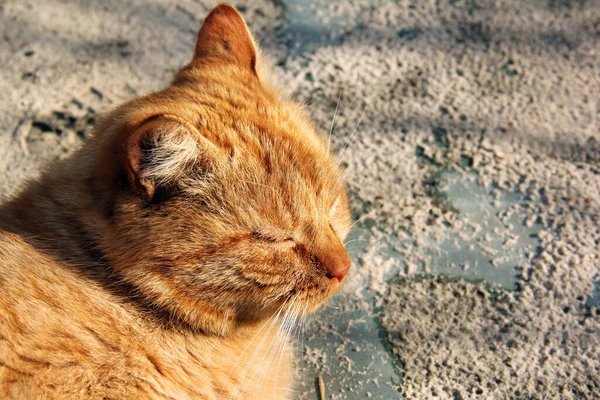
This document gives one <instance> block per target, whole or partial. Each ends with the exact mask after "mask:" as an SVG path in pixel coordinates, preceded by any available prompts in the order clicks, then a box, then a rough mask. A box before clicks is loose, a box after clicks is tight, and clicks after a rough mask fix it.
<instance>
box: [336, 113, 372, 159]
mask: <svg viewBox="0 0 600 400" xmlns="http://www.w3.org/2000/svg"><path fill="white" fill-rule="evenodd" d="M366 111H367V106H365V108H364V110H363V112H362V115H361V116H360V119H359V120H358V123H357V124H356V127H355V128H354V131H352V134H351V135H350V137H349V138H348V140H347V141H346V144H345V145H344V148H343V149H342V151H341V152H340V154H339V155H338V157H337V159H338V161H339V160H341V159H342V156H343V155H344V151H345V150H346V148H347V147H348V144H349V143H350V141H351V140H352V138H353V137H354V134H355V133H356V131H357V130H358V127H359V125H360V123H361V121H362V120H363V118H364V116H365V112H366Z"/></svg>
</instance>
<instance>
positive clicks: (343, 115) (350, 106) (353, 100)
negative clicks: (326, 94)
mask: <svg viewBox="0 0 600 400" xmlns="http://www.w3.org/2000/svg"><path fill="white" fill-rule="evenodd" d="M357 98H358V95H356V96H354V98H353V99H352V101H351V102H350V105H349V106H348V107H346V109H345V110H344V112H343V114H342V116H341V117H340V119H339V120H338V121H339V122H338V123H337V124H336V125H335V127H334V128H333V133H335V130H336V129H337V128H338V127H339V126H340V124H341V123H342V121H343V119H344V117H345V116H346V113H347V112H348V110H349V109H350V108H352V105H353V104H354V102H355V101H356V99H357Z"/></svg>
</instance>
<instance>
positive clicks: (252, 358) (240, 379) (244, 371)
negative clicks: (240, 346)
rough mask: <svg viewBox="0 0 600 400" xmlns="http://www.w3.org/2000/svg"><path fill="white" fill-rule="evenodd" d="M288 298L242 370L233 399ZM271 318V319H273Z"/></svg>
mask: <svg viewBox="0 0 600 400" xmlns="http://www.w3.org/2000/svg"><path fill="white" fill-rule="evenodd" d="M288 300H289V298H288V299H286V300H285V301H284V302H283V304H282V305H281V307H279V311H278V312H277V314H274V315H275V318H271V319H273V321H272V322H271V325H269V328H268V329H267V331H266V332H265V334H264V336H263V338H262V340H261V341H260V343H259V344H258V346H257V347H256V349H255V350H254V353H253V354H252V357H251V358H250V360H249V361H248V363H247V364H246V367H245V368H244V370H243V371H242V374H241V375H240V377H239V379H238V382H237V384H236V385H235V388H234V389H233V393H232V395H231V398H232V399H235V396H236V394H237V393H238V391H239V389H240V385H241V383H242V382H243V380H244V378H245V377H246V373H247V372H248V368H249V367H250V365H252V362H253V361H254V359H255V358H256V356H257V355H258V352H259V351H260V349H261V348H262V346H263V344H264V342H265V340H266V339H267V337H268V335H269V333H270V332H271V329H273V326H275V322H277V320H278V318H279V316H280V315H281V312H282V311H283V310H284V308H285V305H286V303H287V301H288ZM271 319H269V320H271ZM267 323H268V321H267V322H265V325H266V324H267ZM263 327H264V325H263ZM261 330H262V328H261ZM257 335H258V333H257ZM257 335H255V337H254V338H253V339H252V341H254V339H255V338H256V336H257ZM248 345H250V343H249V344H248ZM245 351H246V350H244V352H245ZM240 358H241V355H240ZM238 361H239V358H238ZM236 364H237V361H236ZM230 375H231V374H230Z"/></svg>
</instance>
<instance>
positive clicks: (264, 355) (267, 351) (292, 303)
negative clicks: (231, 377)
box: [238, 297, 298, 388]
mask: <svg viewBox="0 0 600 400" xmlns="http://www.w3.org/2000/svg"><path fill="white" fill-rule="evenodd" d="M297 299H298V297H294V298H293V299H292V302H291V303H290V305H289V309H288V310H287V311H286V312H285V314H284V317H283V320H284V322H282V325H283V324H287V323H289V322H288V321H289V319H290V314H291V312H290V310H291V309H292V307H294V305H295V302H296V300H297ZM280 333H281V325H280V329H279V331H278V332H277V335H276V336H275V339H274V340H273V341H271V343H269V347H268V348H267V350H266V351H265V354H263V356H262V357H261V359H260V361H259V362H258V366H259V367H260V366H261V364H262V363H263V360H264V359H265V357H266V356H267V354H269V350H270V349H271V347H272V346H273V344H274V343H275V342H278V341H279V340H280V339H279V338H280ZM266 338H267V335H265V337H264V338H263V341H264V339H266ZM261 345H262V342H261ZM256 355H257V353H256V352H255V353H254V355H253V356H252V359H251V360H250V362H249V364H251V363H252V361H254V357H255V356H256ZM262 369H263V376H264V374H265V373H266V371H267V369H266V368H265V367H264V366H263V368H262ZM257 372H258V368H256V369H255V370H254V373H253V374H252V376H251V377H250V379H249V380H248V381H247V382H246V384H245V385H244V388H245V387H247V386H248V385H250V383H252V381H253V379H254V376H255V375H256V373H257ZM240 382H241V379H240ZM238 384H239V382H238Z"/></svg>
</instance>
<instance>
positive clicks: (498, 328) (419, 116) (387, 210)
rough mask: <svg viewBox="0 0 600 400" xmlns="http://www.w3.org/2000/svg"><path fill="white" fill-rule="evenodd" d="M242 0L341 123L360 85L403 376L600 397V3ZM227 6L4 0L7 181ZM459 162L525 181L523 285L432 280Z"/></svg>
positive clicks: (359, 198)
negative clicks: (388, 250) (396, 251)
mask: <svg viewBox="0 0 600 400" xmlns="http://www.w3.org/2000/svg"><path fill="white" fill-rule="evenodd" d="M233 3H235V4H237V5H238V6H240V8H241V10H242V11H243V13H244V15H245V16H246V18H247V20H248V22H249V25H250V26H251V28H252V30H253V31H254V32H255V33H256V35H257V37H258V38H259V39H260V41H261V43H262V45H263V47H264V49H265V50H266V52H267V53H270V54H271V55H272V56H273V57H274V59H275V61H276V63H277V65H278V67H277V68H276V74H277V75H278V76H279V78H280V80H281V81H282V82H285V84H286V87H287V88H288V89H289V91H290V93H292V94H293V95H294V96H296V97H297V98H299V99H300V100H302V101H305V102H308V103H309V104H310V109H311V111H312V113H313V117H314V118H315V120H316V121H317V123H318V125H319V126H321V127H322V129H323V131H324V132H325V133H326V132H327V131H328V130H329V127H330V124H331V118H332V115H333V110H334V109H335V107H336V104H337V102H338V97H339V94H340V89H343V94H342V96H341V100H340V114H342V115H338V120H337V123H336V126H337V128H336V129H335V130H334V134H333V138H332V143H333V145H334V148H335V149H336V151H338V152H339V155H340V159H341V161H342V162H343V163H344V165H345V166H346V172H347V177H348V181H349V185H350V191H351V194H352V199H353V204H354V206H355V210H356V217H357V218H363V219H362V220H361V221H360V222H359V223H358V224H357V229H360V230H363V231H368V232H370V234H371V236H372V237H374V238H376V239H377V240H372V241H369V242H368V245H367V248H366V249H365V252H364V254H362V255H361V256H360V257H359V258H360V263H359V265H358V266H357V267H356V268H355V274H357V275H362V276H365V277H367V278H368V279H369V280H370V283H371V287H372V288H374V289H373V291H374V292H376V293H377V296H379V297H380V299H379V300H384V301H380V302H379V303H378V304H381V305H382V306H383V316H382V319H381V322H382V326H383V328H384V329H385V340H386V341H387V343H388V344H391V348H392V350H393V353H394V355H395V357H397V360H398V364H397V365H398V368H399V373H400V375H401V377H402V382H401V383H398V384H397V385H396V389H397V390H398V391H399V392H400V393H402V394H403V395H404V396H406V397H407V398H410V399H426V398H434V397H435V398H441V399H470V398H489V399H496V398H519V399H529V398H531V399H538V398H539V399H541V398H544V399H580V398H589V399H592V398H598V396H599V393H600V384H599V382H600V316H599V311H598V302H597V301H596V300H594V299H592V293H593V291H594V285H597V287H598V288H600V276H599V274H598V271H599V266H600V261H599V260H598V257H599V256H600V245H599V243H600V231H599V228H598V227H599V225H600V224H599V212H600V189H599V188H600V167H599V164H598V161H599V159H600V132H599V127H600V126H599V124H598V118H599V114H600V111H599V110H600V109H599V106H598V103H597V97H598V94H599V93H600V3H599V2H597V1H591V0H588V1H585V0H571V1H569V0H531V1H525V0H522V1H518V0H495V1H494V0H485V1H484V0H440V1H429V2H426V1H408V0H398V1H374V0H372V1H367V0H364V1H354V0H346V1H339V2H337V1H336V2H325V1H318V2H315V3H314V4H312V6H310V7H307V9H306V10H308V11H306V12H307V13H308V14H307V15H310V18H306V19H304V18H305V17H302V18H300V19H298V18H297V16H298V15H301V14H297V13H296V12H295V11H294V10H293V8H292V7H291V6H290V4H291V3H298V2H291V1H266V0H259V1H245V2H244V1H240V2H233ZM301 3H302V2H301ZM214 4H215V2H212V1H191V0H185V1H178V2H170V1H166V0H165V1H159V0H151V1H84V0H72V1H56V0H48V1H27V0H19V1H17V0H14V1H12V0H5V1H3V2H0V32H1V33H2V35H1V42H0V59H2V60H3V63H2V67H1V69H0V171H1V172H2V176H3V178H2V180H1V181H0V194H1V195H10V194H11V193H14V192H15V191H16V190H18V188H19V186H20V185H22V184H23V182H24V180H25V179H26V178H29V177H32V176H35V175H36V174H37V173H38V172H39V169H40V167H41V166H42V165H44V163H47V162H48V161H51V160H54V159H59V158H61V157H64V156H66V155H68V154H69V153H70V152H72V150H73V149H74V148H76V147H77V146H79V145H80V144H81V143H82V141H83V140H85V137H86V136H87V134H88V129H89V127H90V126H92V125H93V123H94V118H96V116H97V113H98V112H101V111H103V110H106V109H108V108H110V107H111V106H113V105H115V104H118V103H119V102H120V101H122V100H124V99H126V98H130V97H132V96H135V95H137V94H142V93H147V92H148V91H150V90H153V89H156V88H158V87H161V86H163V85H165V84H166V83H167V82H168V80H169V78H170V76H171V74H172V72H173V71H174V70H175V69H176V68H178V67H179V66H181V65H182V64H184V63H185V62H186V61H187V60H188V58H189V56H190V54H191V49H192V48H193V44H194V40H195V33H196V31H197V29H198V27H199V26H200V23H201V21H202V18H203V17H204V16H205V15H206V13H207V11H208V10H209V9H210V8H211V7H212V6H213V5H214ZM294 16H296V17H294ZM344 111H346V112H345V113H344ZM363 113H364V114H363ZM361 118H362V121H361V125H360V127H359V129H356V130H355V129H354V128H355V126H356V124H357V123H358V122H359V120H361ZM338 124H339V125H338ZM346 144H347V146H346ZM442 170H443V171H458V172H459V173H463V172H465V171H467V170H468V171H471V172H472V171H474V172H475V173H476V177H477V182H478V184H479V185H480V186H481V187H483V188H484V189H485V190H487V191H488V192H489V193H490V194H491V195H492V196H498V197H499V196H502V194H503V193H513V192H515V193H518V194H519V195H521V196H522V198H523V202H521V203H520V204H519V205H518V206H515V207H516V208H518V210H514V211H515V212H517V211H518V212H519V213H523V215H525V217H524V218H523V221H522V223H523V224H533V223H535V224H539V225H540V226H541V229H540V231H539V233H537V238H538V239H539V247H538V248H537V249H536V251H535V252H533V253H531V254H528V255H526V257H525V260H526V261H525V262H523V263H522V264H521V265H518V267H519V270H520V275H519V280H518V285H517V286H518V289H517V290H515V291H508V290H506V289H503V288H501V287H497V288H491V289H490V287H489V286H488V285H486V284H485V282H482V283H469V282H467V281H463V280H459V281H452V282H448V281H446V280H441V279H438V278H437V277H435V276H433V277H431V276H430V275H427V276H425V277H423V272H428V270H427V265H426V264H427V263H420V261H422V260H423V259H424V254H426V253H427V254H430V251H431V249H432V248H434V247H435V243H433V244H432V243H431V240H430V239H431V238H432V237H433V238H436V237H441V236H444V237H448V236H451V235H453V234H455V233H456V232H458V231H459V230H460V229H461V224H462V222H461V221H462V219H461V216H460V214H459V213H457V212H456V210H452V209H449V208H448V207H446V206H445V205H444V203H443V202H441V201H440V199H439V198H437V197H436V196H433V195H432V189H431V188H432V177H434V176H435V174H436V173H438V172H439V171H442ZM434 183H435V182H434ZM474 229H476V227H475V228H474ZM400 235H402V236H403V237H409V238H411V240H412V242H411V243H412V244H411V245H410V246H408V247H405V248H404V250H403V252H402V257H401V258H400V259H398V260H392V261H394V262H397V264H398V266H399V268H400V270H399V272H397V273H396V272H395V278H394V279H391V280H390V279H387V280H385V281H384V280H382V278H381V274H379V271H381V270H383V269H386V270H388V269H389V265H390V260H389V257H387V258H386V256H385V254H384V253H381V252H379V249H380V248H381V247H382V246H383V245H384V244H386V243H387V244H389V243H391V242H393V239H392V238H394V237H398V236H400ZM434 250H435V249H434ZM428 252H429V253H428ZM373 285H375V286H373ZM354 289H355V288H353V287H352V282H350V284H349V285H348V288H347V289H346V294H348V293H354V292H351V290H354ZM366 395H367V394H366V393H357V392H353V393H352V394H346V395H343V394H336V395H335V396H336V397H337V398H362V397H364V396H366Z"/></svg>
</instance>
